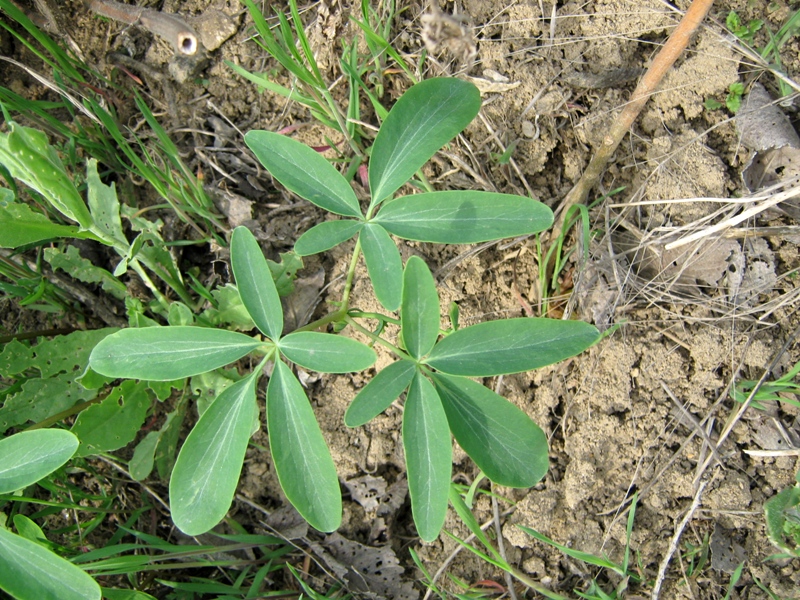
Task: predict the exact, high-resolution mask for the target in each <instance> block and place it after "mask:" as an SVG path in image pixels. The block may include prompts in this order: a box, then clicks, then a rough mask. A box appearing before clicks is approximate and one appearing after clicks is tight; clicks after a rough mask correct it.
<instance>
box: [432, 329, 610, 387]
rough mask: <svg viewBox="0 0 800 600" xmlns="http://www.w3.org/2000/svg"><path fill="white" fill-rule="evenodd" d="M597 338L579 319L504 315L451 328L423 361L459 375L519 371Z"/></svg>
mask: <svg viewBox="0 0 800 600" xmlns="http://www.w3.org/2000/svg"><path fill="white" fill-rule="evenodd" d="M599 339H600V332H599V331H597V329H596V328H595V327H594V326H593V325H590V324H589V323H584V322H583V321H559V320H556V319H537V318H522V319H504V320H502V321H490V322H488V323H478V324H477V325H472V326H471V327H465V328H464V329H459V330H458V331H456V332H454V333H451V334H450V335H448V336H447V337H446V338H444V339H443V340H442V341H440V342H439V343H438V344H436V346H435V347H434V349H433V351H432V352H431V353H430V355H429V357H428V360H427V361H426V362H427V364H428V365H430V366H431V367H433V368H435V369H437V370H439V371H442V372H443V373H449V374H450V375H463V376H465V377H490V376H492V375H503V374H508V373H521V372H523V371H530V370H532V369H538V368H539V367H544V366H545V365H551V364H553V363H556V362H558V361H561V360H564V359H565V358H569V357H571V356H575V355H576V354H580V353H581V352H583V351H584V350H586V349H587V348H589V347H590V346H591V345H593V344H594V343H595V342H597V340H599Z"/></svg>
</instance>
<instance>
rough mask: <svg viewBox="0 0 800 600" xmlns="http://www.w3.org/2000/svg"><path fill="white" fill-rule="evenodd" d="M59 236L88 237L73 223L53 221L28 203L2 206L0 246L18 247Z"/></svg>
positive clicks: (0, 211) (0, 214)
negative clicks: (34, 209) (72, 224)
mask: <svg viewBox="0 0 800 600" xmlns="http://www.w3.org/2000/svg"><path fill="white" fill-rule="evenodd" d="M59 237H86V236H85V235H84V234H81V233H78V228H77V227H73V226H71V225H59V224H58V223H51V222H50V219H48V218H47V217H46V216H45V215H43V214H41V213H37V212H33V211H32V210H31V209H30V207H29V206H28V205H27V204H22V203H16V202H12V203H11V204H8V205H7V206H0V248H18V247H20V246H24V245H26V244H33V243H36V242H41V241H42V240H49V239H52V238H59Z"/></svg>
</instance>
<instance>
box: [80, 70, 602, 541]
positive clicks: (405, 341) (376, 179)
mask: <svg viewBox="0 0 800 600" xmlns="http://www.w3.org/2000/svg"><path fill="white" fill-rule="evenodd" d="M479 106H480V98H479V94H478V91H477V89H476V88H475V87H474V86H472V85H471V84H468V83H465V82H463V81H460V80H456V79H448V78H441V79H431V80H427V81H424V82H422V83H420V84H417V85H415V86H413V87H412V88H410V89H409V91H408V92H406V94H404V95H403V96H402V97H401V99H400V100H398V101H397V103H396V104H395V106H394V107H393V108H392V110H391V111H390V112H389V114H388V115H387V117H386V119H385V120H384V122H383V124H382V126H381V128H380V131H379V133H378V135H377V137H376V139H375V143H374V145H373V146H372V149H371V159H370V164H369V183H370V189H371V192H372V195H371V200H370V202H369V204H368V206H367V208H366V210H365V211H364V212H363V213H362V210H361V207H360V206H359V203H358V200H357V199H356V196H355V193H354V192H353V190H352V188H351V187H350V184H349V183H348V181H347V180H346V179H344V178H343V177H342V176H341V175H340V174H339V172H338V171H337V170H336V169H335V168H334V167H333V166H331V164H330V163H328V162H327V161H326V160H325V159H324V158H322V157H321V156H320V155H319V154H318V153H317V152H315V151H314V150H312V149H311V148H309V147H307V146H305V145H303V144H300V143H298V142H296V141H294V140H292V139H290V138H287V137H285V136H281V135H278V134H275V133H270V132H266V131H251V132H249V133H248V134H247V135H246V136H245V141H246V143H247V144H248V145H249V146H250V148H251V149H252V150H253V151H254V152H255V154H256V156H257V157H258V158H259V160H260V161H261V162H262V163H263V164H264V166H265V167H266V168H267V169H268V170H269V171H270V173H271V174H272V175H273V176H274V177H275V178H276V179H277V180H278V181H279V182H281V183H282V184H283V185H284V186H285V187H287V188H288V189H289V190H291V191H293V192H294V193H296V194H297V195H299V196H301V197H303V198H305V199H307V200H309V201H310V202H312V203H314V204H316V205H317V206H319V207H321V208H323V209H325V210H327V211H329V212H331V213H333V214H335V215H339V216H342V217H344V218H342V219H337V220H331V221H325V222H323V223H321V224H319V225H316V226H314V227H312V228H311V229H310V230H309V231H307V232H306V233H305V234H303V235H302V236H301V237H300V239H298V241H297V243H296V245H295V251H296V252H297V253H298V254H300V255H308V254H312V253H317V252H322V251H325V250H328V249H330V248H332V247H334V246H336V245H337V244H341V243H343V242H345V241H347V240H349V239H351V238H353V237H356V243H355V249H354V251H353V257H352V260H351V263H350V268H349V270H348V273H347V277H346V284H345V289H344V292H343V295H342V299H341V302H340V303H339V304H338V308H337V309H336V310H334V311H333V312H331V313H330V314H328V315H326V316H325V317H323V318H321V319H318V320H317V321H315V322H313V323H311V324H309V325H306V326H304V327H301V328H300V329H298V330H296V331H294V332H291V333H288V334H285V335H284V332H283V315H282V312H281V305H280V302H279V299H278V293H277V290H276V289H275V284H274V282H273V278H272V276H271V274H270V271H269V268H268V266H267V264H266V261H265V260H264V257H263V255H262V253H261V251H260V249H259V247H258V244H257V242H256V241H255V239H254V237H253V236H252V234H250V232H249V231H248V230H246V229H243V228H237V229H236V230H235V231H234V233H233V236H232V240H231V263H232V266H233V272H234V276H235V278H236V283H237V287H238V292H239V295H240V296H241V301H242V304H243V306H244V308H245V309H246V311H247V313H248V314H249V316H250V317H251V318H252V321H253V322H254V323H255V326H256V327H257V328H258V330H259V332H260V334H259V335H257V336H255V337H250V336H248V335H246V334H243V333H238V332H234V331H228V330H222V329H212V328H207V327H196V326H179V327H175V326H170V327H144V328H132V329H125V330H122V331H118V332H116V333H113V334H111V335H109V336H107V337H106V338H104V339H103V340H102V341H101V342H100V343H98V344H97V346H96V347H95V348H94V350H93V351H92V354H91V357H90V361H89V364H90V367H91V369H92V371H93V372H96V373H99V374H102V375H104V376H106V377H125V378H134V379H141V380H150V381H153V380H154V381H174V380H182V379H184V378H187V377H194V376H198V375H200V374H202V373H207V372H210V371H213V370H215V369H218V368H221V367H223V366H225V365H227V364H229V363H231V362H233V361H236V360H239V359H241V358H242V357H244V356H246V355H248V354H251V353H252V354H253V355H254V357H255V358H256V360H257V361H258V362H257V366H256V368H255V369H254V370H253V371H252V372H251V373H250V374H249V375H246V376H245V377H244V378H241V379H239V380H238V381H236V382H235V383H233V384H232V385H230V387H228V388H227V389H225V391H223V392H222V393H221V394H219V396H218V397H217V398H216V399H215V400H214V401H213V403H212V404H211V405H210V406H209V407H208V408H207V409H206V410H205V412H204V413H203V414H202V416H201V417H200V420H199V421H198V423H197V425H195V428H194V429H193V430H192V432H191V433H190V434H189V437H188V438H187V440H186V442H185V444H184V445H183V447H182V448H181V451H180V454H179V456H178V459H177V462H176V464H175V468H174V470H173V473H172V477H171V480H170V499H171V507H172V516H173V520H174V521H175V523H176V524H177V525H178V527H179V528H180V529H181V530H183V531H184V532H186V533H190V534H197V533H201V532H204V531H207V530H209V529H210V528H211V527H213V526H214V525H216V523H218V522H219V521H220V520H221V519H222V518H223V517H224V515H225V513H226V512H227V510H228V507H229V506H230V504H231V501H232V498H233V494H234V490H235V488H236V483H237V480H238V477H239V472H240V470H241V466H242V461H243V458H244V452H245V449H246V447H247V443H248V439H249V437H250V434H251V433H252V431H253V428H254V427H256V426H257V415H258V411H257V405H256V386H257V382H258V379H259V378H260V376H261V375H262V371H263V368H264V366H265V365H266V364H267V362H268V361H270V360H272V361H273V363H274V366H273V370H272V373H271V375H270V379H269V385H268V387H267V407H266V415H267V417H266V420H267V429H268V432H269V438H270V449H271V452H272V458H273V461H274V463H275V468H276V471H277V473H278V477H279V480H280V483H281V486H282V487H283V489H284V492H285V493H286V496H287V498H288V499H289V501H290V502H291V503H292V504H293V505H294V506H295V507H296V508H297V510H298V511H299V512H300V514H301V515H303V516H304V517H305V518H306V519H307V520H308V522H309V523H310V524H311V525H313V526H314V527H316V528H317V529H320V530H323V531H332V530H334V529H336V528H337V527H338V525H339V522H340V519H341V497H340V494H339V486H338V479H337V476H336V471H335V469H334V466H333V461H332V459H331V457H330V454H329V452H328V450H327V447H326V445H325V442H324V439H323V438H322V434H321V432H320V429H319V426H318V425H317V423H316V419H315V416H314V413H313V411H312V409H311V406H310V404H309V401H308V399H307V397H306V395H305V392H304V391H303V389H302V387H301V386H300V383H299V382H298V381H297V379H296V377H295V376H294V375H293V373H292V371H291V369H290V367H289V366H288V365H287V364H286V363H285V362H284V361H283V359H284V358H285V359H287V360H289V361H291V362H293V363H295V364H297V365H300V366H302V367H304V368H307V369H312V370H317V371H320V372H334V373H339V372H347V371H357V370H362V369H365V368H367V367H368V366H370V365H371V364H372V363H373V362H374V360H375V354H374V351H373V350H372V349H371V348H369V347H367V346H365V345H364V344H362V343H360V342H357V341H355V340H353V339H350V338H347V337H342V336H337V335H332V334H328V333H319V332H317V331H315V330H317V329H320V328H323V327H326V326H329V325H332V326H334V327H335V329H336V330H337V331H341V330H342V329H343V328H345V327H350V328H351V329H352V330H355V331H357V332H360V333H361V334H362V335H364V336H366V337H367V338H368V339H369V340H370V344H380V345H381V346H383V347H384V348H386V349H388V350H389V351H390V352H391V353H392V354H394V355H395V357H396V358H397V359H398V360H397V361H396V362H394V363H392V364H391V365H389V367H387V368H386V369H384V370H382V371H380V372H379V373H378V374H377V375H376V376H375V378H374V379H373V380H372V381H371V382H370V383H369V384H368V385H367V386H365V387H364V389H362V390H361V391H360V392H359V394H358V395H357V396H356V398H355V399H354V400H353V402H352V404H351V406H350V408H349V409H348V411H347V414H346V417H345V421H346V423H347V424H348V425H349V426H358V425H361V424H363V423H365V422H367V421H369V420H370V419H371V418H373V417H374V416H376V415H377V414H379V413H380V412H382V411H383V410H385V409H386V408H387V407H388V406H389V405H390V404H391V403H392V402H393V401H394V400H395V399H396V398H398V397H399V396H400V395H401V394H402V393H403V392H404V391H405V392H406V402H405V411H404V417H403V439H404V447H405V452H406V463H407V469H408V480H409V491H410V495H411V504H412V511H413V516H414V521H415V523H416V525H417V529H418V531H419V534H420V536H421V537H422V538H423V539H424V540H428V541H430V540H433V539H435V538H436V537H437V535H438V533H439V530H440V529H441V526H442V524H443V522H444V518H445V512H446V508H447V502H448V490H449V486H450V475H451V469H452V464H451V463H452V460H451V441H450V433H452V434H453V435H454V437H455V438H456V440H457V441H458V442H459V444H460V445H461V447H462V448H464V449H465V451H466V452H467V453H468V454H469V455H470V456H471V457H472V458H473V460H475V462H476V464H477V465H478V466H479V467H480V468H481V469H482V470H483V471H484V472H485V473H486V474H487V476H488V477H489V478H490V479H492V480H493V481H495V482H497V483H499V484H502V485H508V486H512V487H529V486H531V485H533V484H535V483H536V482H537V481H539V480H540V479H541V477H542V476H543V475H544V474H545V472H546V470H547V465H548V459H547V441H546V438H545V436H544V433H543V432H542V431H541V429H539V427H538V426H536V425H535V424H534V423H533V422H532V421H531V420H530V418H529V417H527V415H525V413H523V412H522V411H521V410H520V409H518V408H517V407H516V406H514V405H513V404H511V403H509V402H508V401H507V400H505V399H504V398H502V397H501V396H499V395H497V394H495V393H494V392H492V391H490V390H489V389H487V388H485V387H483V386H482V385H480V384H478V383H476V382H474V381H472V380H471V379H468V377H486V376H494V375H500V374H506V373H517V372H522V371H527V370H530V369H535V368H538V367H541V366H544V365H547V364H551V363H554V362H557V361H560V360H563V359H565V358H567V357H570V356H574V355H575V354H577V353H579V352H581V351H583V350H585V349H586V348H588V347H589V346H591V345H592V344H594V343H595V342H596V341H597V340H598V339H599V337H600V334H599V333H598V331H597V330H596V329H595V328H594V327H593V326H591V325H589V324H587V323H583V322H576V321H558V320H549V319H507V320H500V321H493V322H487V323H480V324H478V325H473V326H471V327H466V328H463V329H458V330H456V331H445V332H443V331H442V330H441V329H440V317H441V315H440V308H439V300H438V295H437V291H436V285H435V282H434V280H433V276H432V275H431V273H430V270H429V269H428V267H427V265H426V264H425V263H424V261H422V260H421V259H419V258H416V257H412V258H411V259H409V260H408V262H407V263H406V265H405V267H404V266H403V264H402V261H401V258H400V253H399V250H398V249H397V247H396V245H395V243H394V242H393V241H392V239H391V237H390V234H391V235H395V236H397V237H400V238H404V239H411V240H418V241H425V242H434V243H474V242H482V241H488V240H492V239H501V238H505V237H512V236H516V235H523V234H530V233H535V232H537V231H541V230H543V229H544V228H546V227H548V226H549V225H550V224H551V223H552V213H551V212H550V210H549V209H548V208H547V207H546V206H544V205H543V204H541V203H539V202H537V201H534V200H532V199H529V198H525V197H520V196H511V195H506V194H495V193H484V192H475V191H453V192H429V193H421V194H414V195H410V196H401V197H397V198H394V197H393V196H394V194H395V193H396V192H397V191H398V190H399V189H400V188H401V186H403V184H404V183H406V182H407V181H408V180H409V179H410V178H411V177H412V176H413V175H414V174H415V173H416V172H417V171H418V170H419V169H420V168H421V167H422V166H423V165H424V164H425V163H426V162H427V161H428V159H429V158H430V157H431V156H432V155H433V154H434V153H435V152H436V151H437V150H438V149H439V148H440V147H441V146H442V145H443V144H445V143H447V142H448V141H450V140H451V139H452V138H453V137H454V136H455V135H457V134H458V133H459V132H460V131H461V130H462V129H463V128H464V127H465V126H466V125H467V124H468V123H469V122H470V121H471V120H472V119H473V118H474V116H475V115H476V114H477V111H478V109H479ZM361 254H363V256H364V260H365V262H366V265H367V271H368V273H369V277H370V280H371V281H372V284H373V288H374V290H375V295H376V297H377V298H378V300H379V301H380V303H381V304H382V306H383V307H384V308H385V309H386V310H387V311H391V312H398V313H399V318H397V317H394V316H391V315H385V314H379V313H364V312H361V311H358V310H354V309H351V308H350V292H351V290H352V285H353V280H354V276H355V269H356V265H357V261H358V258H359V256H360V255H361ZM363 319H369V320H375V321H377V322H378V326H377V328H375V329H374V330H371V329H368V328H367V327H365V326H363V325H362V324H361V323H360V321H361V320H363ZM387 324H396V325H399V326H400V331H401V333H400V335H399V338H398V339H397V340H396V341H392V340H390V339H387V337H385V336H384V335H381V334H382V333H383V332H384V331H385V326H386V325H387ZM442 334H444V337H443V338H441V339H440V336H441V335H442Z"/></svg>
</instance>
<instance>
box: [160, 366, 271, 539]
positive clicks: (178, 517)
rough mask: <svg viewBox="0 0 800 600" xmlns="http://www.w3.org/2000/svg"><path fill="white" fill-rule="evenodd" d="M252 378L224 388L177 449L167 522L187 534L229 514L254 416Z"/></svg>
mask: <svg viewBox="0 0 800 600" xmlns="http://www.w3.org/2000/svg"><path fill="white" fill-rule="evenodd" d="M256 381H257V377H256V374H252V375H250V376H249V377H246V378H245V379H242V380H241V381H237V382H236V383H234V384H233V385H231V386H230V387H228V388H226V389H225V391H223V392H222V393H221V394H220V395H219V396H217V398H216V400H214V402H212V404H211V406H209V407H208V408H207V409H206V411H205V412H204V413H203V415H202V416H201V417H200V420H199V421H198V422H197V424H196V425H195V426H194V429H192V431H191V433H189V436H188V437H187V438H186V442H184V444H183V446H182V447H181V451H180V454H178V460H177V461H176V462H175V468H174V469H173V471H172V476H171V478H170V481H169V500H170V502H169V503H170V510H171V512H172V520H173V521H174V522H175V525H177V526H178V529H180V530H181V531H183V532H184V533H185V534H187V535H199V534H201V533H205V532H206V531H209V530H210V529H211V528H212V527H214V526H215V525H216V524H217V523H219V522H220V521H221V520H222V519H223V518H224V517H225V514H226V513H227V512H228V509H229V508H230V506H231V503H232V502H233V496H234V494H235V493H236V485H237V484H238V482H239V474H240V473H241V470H242V464H243V463H244V455H245V452H246V451H247V442H248V440H249V439H250V433H251V430H252V428H253V419H254V418H257V415H258V407H257V406H256Z"/></svg>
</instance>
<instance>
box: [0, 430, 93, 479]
mask: <svg viewBox="0 0 800 600" xmlns="http://www.w3.org/2000/svg"><path fill="white" fill-rule="evenodd" d="M77 449H78V438H76V437H75V436H74V435H73V434H71V433H70V432H69V431H63V430H61V429H34V430H32V431H21V432H20V433H15V434H14V435H11V436H9V437H7V438H4V439H2V440H0V494H8V493H10V492H15V491H17V490H21V489H22V488H24V487H27V486H29V485H31V484H32V483H36V482H37V481H39V480H40V479H42V478H43V477H46V476H47V475H49V474H50V473H52V472H53V471H55V470H56V469H58V468H59V467H60V466H61V465H63V464H64V463H66V462H67V461H68V460H69V459H70V458H72V455H73V454H75V450H77Z"/></svg>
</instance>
